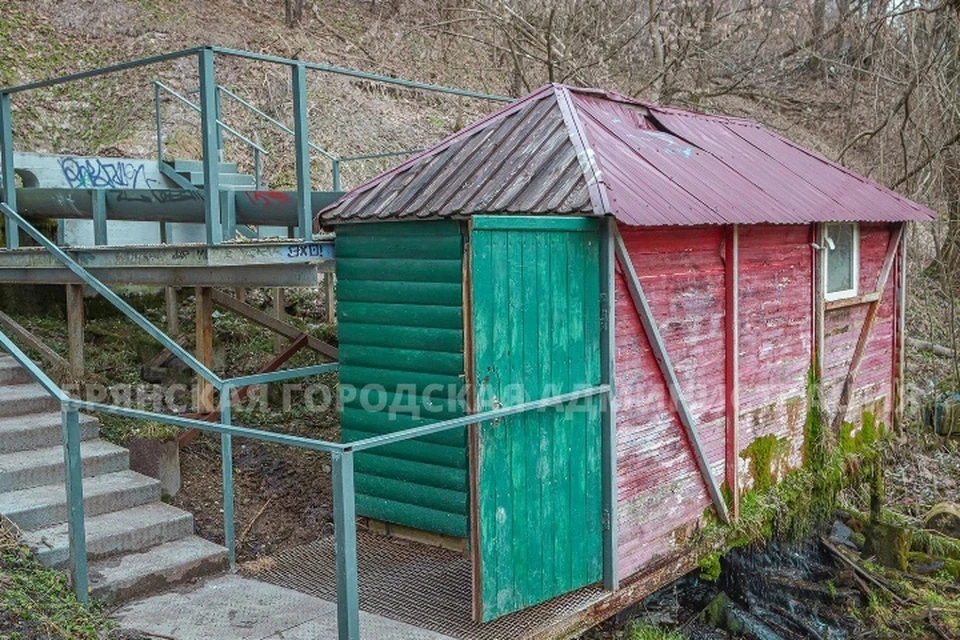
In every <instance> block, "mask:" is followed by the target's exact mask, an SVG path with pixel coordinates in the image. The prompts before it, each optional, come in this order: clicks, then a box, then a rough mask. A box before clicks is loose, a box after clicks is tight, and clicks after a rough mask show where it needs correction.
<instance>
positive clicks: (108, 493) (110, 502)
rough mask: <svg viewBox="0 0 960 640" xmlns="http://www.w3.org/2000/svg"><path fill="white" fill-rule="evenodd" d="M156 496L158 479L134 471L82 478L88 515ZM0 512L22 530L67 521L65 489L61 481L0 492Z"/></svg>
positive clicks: (144, 502) (133, 505) (140, 502)
mask: <svg viewBox="0 0 960 640" xmlns="http://www.w3.org/2000/svg"><path fill="white" fill-rule="evenodd" d="M159 500H160V482H159V481H157V480H154V479H153V478H148V477H147V476H144V475H140V474H139V473H136V472H134V471H118V472H116V473H108V474H104V475H102V476H94V477H93V478H88V479H87V480H84V482H83V505H84V510H85V515H86V517H88V518H92V517H94V516H99V515H102V514H104V513H109V512H111V511H119V510H120V509H129V508H131V507H136V506H139V505H142V504H147V503H149V502H157V501H159ZM0 513H2V514H3V515H5V516H6V517H7V518H9V519H10V520H11V521H13V523H14V524H16V525H17V526H18V527H20V529H21V530H23V531H34V530H36V529H43V528H46V527H50V526H53V525H55V524H59V523H61V522H66V521H67V493H66V490H65V488H64V486H63V484H62V483H60V484H48V485H44V486H42V487H33V488H31V489H23V490H21V491H10V492H7V493H0Z"/></svg>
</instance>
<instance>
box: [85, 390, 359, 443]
mask: <svg viewBox="0 0 960 640" xmlns="http://www.w3.org/2000/svg"><path fill="white" fill-rule="evenodd" d="M66 402H67V404H69V405H70V406H71V407H76V408H77V409H85V410H87V411H98V412H100V413H105V414H107V415H110V416H125V417H127V418H137V419H140V420H152V421H154V422H162V423H164V424H169V425H173V426H174V427H179V428H181V429H197V430H198V431H205V432H208V433H217V434H223V433H228V434H230V435H231V436H234V437H237V438H250V439H251V440H259V441H261V442H270V443H273V444H282V445H287V446H291V447H300V448H301V449H308V450H310V451H326V452H327V453H333V452H334V451H341V450H342V449H344V448H345V447H346V445H343V444H341V443H339V442H327V441H326V440H314V439H312V438H302V437H300V436H290V435H286V434H283V433H273V432H271V431H261V430H259V429H248V428H247V427H238V426H235V425H224V424H220V423H218V422H204V421H203V420H194V419H193V418H183V417H180V416H171V415H167V414H165V413H156V412H154V411H145V410H143V409H132V408H130V407H119V406H116V405H112V404H102V403H99V402H89V401H87V400H75V399H73V398H68V399H67V400H66Z"/></svg>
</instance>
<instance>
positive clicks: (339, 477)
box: [0, 203, 616, 640]
mask: <svg viewBox="0 0 960 640" xmlns="http://www.w3.org/2000/svg"><path fill="white" fill-rule="evenodd" d="M0 213H2V214H3V215H5V216H6V218H7V220H10V221H12V222H13V223H15V224H16V225H18V226H19V227H20V228H21V229H22V230H23V231H24V232H25V233H27V235H29V236H30V237H31V238H33V239H34V240H35V241H36V242H37V243H38V244H39V245H40V246H41V247H43V248H44V249H46V250H47V251H48V252H49V253H50V254H51V255H53V257H54V258H56V260H57V261H58V262H60V263H61V264H62V265H63V266H64V267H66V268H67V269H68V270H70V272H71V273H73V274H74V275H75V276H76V277H77V278H78V279H80V280H81V281H82V282H83V283H84V284H86V285H88V286H90V287H92V288H93V289H94V290H95V291H96V292H97V293H99V294H101V295H102V296H104V297H105V298H106V299H107V301H108V302H110V303H111V304H113V305H114V306H115V307H117V308H118V309H119V310H120V311H121V312H122V313H123V314H124V315H126V316H127V317H128V318H130V319H131V320H133V321H134V322H135V323H136V324H137V325H138V326H140V327H141V328H143V329H144V330H146V331H147V333H149V334H150V335H151V336H153V337H154V338H156V339H157V340H158V341H159V342H160V343H161V344H163V345H164V346H165V347H167V349H169V350H170V351H171V352H172V353H174V354H175V355H177V356H178V357H179V358H180V359H181V360H182V361H183V362H184V363H186V364H187V366H189V367H190V368H191V369H193V370H194V371H195V372H197V373H198V374H200V375H201V376H202V377H203V378H205V379H206V380H207V381H209V382H210V383H211V384H212V385H213V386H214V387H215V388H216V389H218V390H219V393H220V397H219V405H220V420H219V422H206V421H203V420H197V419H192V418H186V417H181V416H174V415H168V414H163V413H158V412H154V411H146V410H142V409H134V408H130V407H123V406H118V405H111V404H105V403H99V402H90V401H86V400H80V399H77V398H72V397H70V396H69V395H67V394H66V393H65V392H64V391H63V390H62V389H60V387H59V386H58V385H57V384H56V383H55V382H54V381H53V380H51V379H50V378H49V377H48V376H47V375H46V374H45V373H44V372H43V370H42V369H40V367H38V366H37V365H36V364H35V363H34V362H33V361H32V360H31V359H30V358H29V357H28V356H27V355H26V354H25V353H24V352H23V351H22V350H20V349H19V348H18V347H17V345H16V344H14V343H13V341H11V340H10V339H9V338H8V337H7V335H6V334H5V333H4V332H3V331H2V330H0V347H2V348H3V349H4V350H6V351H7V352H8V353H9V354H10V355H12V356H13V358H14V359H15V360H16V361H17V362H18V363H20V365H22V366H23V367H24V368H26V370H27V371H28V372H29V373H30V375H31V376H32V377H33V378H34V379H35V380H37V381H38V382H39V383H40V384H41V385H42V386H43V387H44V389H46V390H47V392H48V393H50V394H51V395H52V396H53V397H54V398H55V399H56V400H57V401H58V402H59V403H60V407H61V418H62V428H63V447H64V462H65V469H66V488H67V500H68V502H67V527H68V535H69V540H70V561H69V568H70V575H71V578H72V584H73V589H74V591H75V593H76V596H77V598H78V600H80V602H83V603H86V602H88V601H89V597H90V596H89V578H88V572H87V550H86V549H87V547H86V534H85V525H84V502H83V500H84V499H83V466H82V458H81V453H80V417H79V411H80V410H85V411H90V412H94V413H102V414H107V415H116V416H124V417H129V418H135V419H140V420H150V421H155V422H160V423H163V424H168V425H172V426H175V427H178V428H181V429H197V430H199V431H203V432H207V433H212V434H218V435H219V436H220V457H221V473H222V483H223V487H222V491H223V501H222V504H223V530H224V545H225V546H226V548H227V554H228V558H229V560H230V565H231V567H233V566H235V563H236V528H235V512H234V502H235V501H234V485H233V437H235V436H236V437H244V438H251V439H254V440H259V441H262V442H270V443H274V444H281V445H286V446H292V447H298V448H301V449H307V450H311V451H321V452H325V453H329V454H330V458H331V480H332V485H333V524H334V539H335V541H336V544H335V547H336V572H335V573H336V583H337V601H336V605H337V628H338V638H339V639H340V640H359V638H360V605H359V586H358V576H357V571H358V569H357V522H356V496H355V477H354V456H355V455H356V453H357V452H361V451H369V450H372V449H376V448H378V447H382V446H385V445H389V444H394V443H398V442H404V441H408V440H411V439H414V438H420V437H424V436H429V435H433V434H437V433H442V432H445V431H449V430H451V429H460V428H463V427H466V426H469V425H473V424H479V423H482V422H489V421H495V420H500V419H502V418H506V417H509V416H513V415H519V414H522V413H526V412H529V411H539V410H544V409H548V408H552V407H558V406H560V405H564V404H568V403H572V402H576V401H579V400H584V399H587V398H593V397H599V398H601V400H602V401H603V402H604V403H605V406H606V407H609V406H611V405H612V403H613V402H614V391H613V388H612V386H611V385H610V384H609V383H604V384H599V385H596V386H593V387H590V388H587V389H580V390H576V391H571V392H568V393H561V394H558V395H555V396H552V397H548V398H542V399H539V400H533V401H529V402H523V403H520V404H516V405H512V406H507V407H500V408H496V409H492V410H488V411H482V412H480V413H475V414H470V415H466V416H462V417H459V418H453V419H448V420H441V421H438V422H434V423H431V424H427V425H423V426H419V427H412V428H409V429H404V430H400V431H396V432H393V433H387V434H382V435H377V436H371V437H368V438H364V439H362V440H356V441H353V442H348V443H343V442H330V441H326V440H319V439H314V438H304V437H301V436H293V435H288V434H283V433H273V432H269V431H263V430H260V429H250V428H246V427H239V426H235V425H233V424H232V405H231V396H232V393H231V392H232V391H233V390H234V389H236V388H238V387H243V386H248V385H254V384H269V383H272V382H280V381H285V380H292V379H295V378H302V377H308V376H315V375H320V374H324V373H330V372H333V371H336V370H338V369H339V363H328V364H321V365H313V366H308V367H300V368H296V369H286V370H281V371H273V372H268V373H255V374H252V375H245V376H236V377H233V378H221V377H219V376H217V375H216V374H214V373H213V372H211V371H210V370H209V369H207V368H206V367H205V366H204V365H203V364H202V363H200V362H199V361H197V360H196V358H194V357H193V356H192V355H191V354H190V353H189V352H187V351H185V350H184V349H183V348H182V347H181V346H180V345H179V344H177V343H176V342H175V341H174V340H173V339H171V338H170V337H169V336H167V335H165V334H164V333H163V332H162V331H161V330H159V329H158V328H156V327H155V326H154V325H153V324H152V323H151V322H150V321H149V320H148V319H147V318H145V317H144V316H143V315H141V314H140V313H139V312H137V311H136V310H135V309H134V308H133V307H131V306H130V305H129V304H128V303H127V302H126V301H124V300H123V299H122V298H120V297H119V296H117V295H116V294H115V293H113V291H111V290H110V289H109V288H108V287H107V286H106V285H104V284H103V283H102V282H101V281H100V280H98V279H97V278H96V277H95V276H93V275H92V274H91V273H90V272H89V271H87V270H86V269H84V268H83V267H82V266H80V265H79V264H78V263H77V262H76V261H74V260H73V259H72V258H71V257H70V256H69V255H67V254H66V253H64V252H63V251H62V250H61V249H60V248H59V247H58V246H56V245H55V244H54V243H53V242H51V241H50V240H49V239H48V238H46V237H45V236H44V235H43V234H42V233H41V232H40V231H39V230H37V229H36V228H35V227H34V226H33V225H32V224H30V223H29V222H28V221H27V220H26V219H25V218H23V217H22V216H20V214H18V213H17V212H16V211H15V210H14V209H13V208H11V207H10V206H9V205H8V204H7V203H0ZM615 494H616V492H615V491H613V492H612V493H609V492H605V495H607V498H606V499H605V501H606V502H607V504H606V508H608V509H615V502H612V501H613V500H615ZM611 513H615V511H611ZM611 530H612V531H615V529H611ZM608 537H610V536H608ZM610 539H611V540H615V537H610ZM606 540H607V539H606V538H605V551H604V557H605V569H604V571H605V574H604V575H605V579H604V583H605V584H610V585H611V586H608V588H609V589H613V588H615V586H616V564H615V557H616V554H615V549H614V548H613V547H612V546H611V545H612V544H613V543H610V544H607V541H606ZM608 557H609V558H610V560H609V562H610V563H612V564H611V565H610V567H612V568H609V567H608V566H607V564H606V563H607V562H608V560H606V558H608ZM607 571H610V572H611V574H610V580H611V582H610V583H608V582H607Z"/></svg>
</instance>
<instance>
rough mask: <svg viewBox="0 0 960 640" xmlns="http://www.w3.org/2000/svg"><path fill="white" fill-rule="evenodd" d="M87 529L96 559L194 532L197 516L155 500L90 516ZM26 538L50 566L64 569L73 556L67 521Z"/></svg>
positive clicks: (90, 553) (91, 554) (90, 551)
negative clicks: (195, 517)
mask: <svg viewBox="0 0 960 640" xmlns="http://www.w3.org/2000/svg"><path fill="white" fill-rule="evenodd" d="M86 532H87V557H88V559H89V560H91V561H94V560H99V559H102V558H106V557H108V556H111V555H115V554H122V553H130V552H131V551H139V550H141V549H148V548H150V547H155V546H157V545H160V544H164V543H166V542H172V541H174V540H179V539H180V538H185V537H187V536H190V535H193V515H192V514H190V513H188V512H186V511H183V510H181V509H177V508H176V507H171V506H170V505H168V504H164V503H162V502H153V503H151V504H146V505H143V506H139V507H133V508H131V509H123V510H122V511H114V512H112V513H105V514H103V515H100V516H96V517H93V518H87V519H86ZM24 540H25V542H26V543H27V544H28V545H29V546H30V548H31V549H33V550H34V552H35V553H36V554H37V557H38V558H39V559H40V561H41V562H43V563H44V564H45V565H47V566H52V567H56V568H62V567H65V566H66V564H67V562H68V560H69V559H70V545H69V538H68V534H67V524H66V523H61V524H58V525H56V526H53V527H48V528H46V529H40V530H38V531H31V532H29V533H27V534H25V535H24Z"/></svg>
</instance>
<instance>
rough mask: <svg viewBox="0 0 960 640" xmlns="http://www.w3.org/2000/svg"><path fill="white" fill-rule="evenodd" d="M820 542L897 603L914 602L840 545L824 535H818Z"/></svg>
mask: <svg viewBox="0 0 960 640" xmlns="http://www.w3.org/2000/svg"><path fill="white" fill-rule="evenodd" d="M820 542H821V543H822V544H823V546H824V547H826V548H827V550H829V551H830V552H831V553H832V554H833V555H834V557H835V558H837V559H838V560H840V561H841V562H843V563H844V564H846V565H847V566H848V567H850V568H851V569H853V571H854V573H855V574H856V575H859V576H860V577H861V578H863V579H864V580H866V581H867V582H869V583H870V584H872V585H874V586H876V587H879V588H880V589H882V590H884V591H886V592H887V593H889V594H890V595H891V596H893V599H894V601H895V602H896V603H897V604H901V605H906V604H916V603H914V602H911V601H910V600H907V599H904V598H902V597H901V596H900V595H898V594H897V592H896V591H894V590H893V587H891V586H890V584H889V583H888V582H887V581H886V580H883V579H882V578H880V577H879V576H877V575H875V574H874V573H873V572H871V571H868V570H866V569H864V568H863V567H862V566H860V563H859V562H857V561H856V560H854V559H853V558H850V557H849V556H848V555H847V554H846V553H845V552H844V551H843V550H842V549H840V547H838V546H837V545H835V544H833V543H832V542H830V541H829V540H827V538H826V537H825V536H820Z"/></svg>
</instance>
